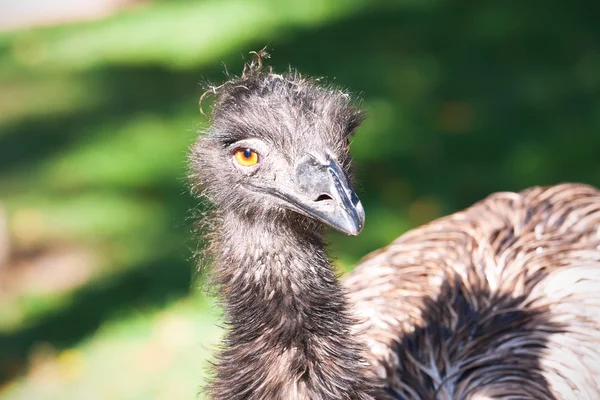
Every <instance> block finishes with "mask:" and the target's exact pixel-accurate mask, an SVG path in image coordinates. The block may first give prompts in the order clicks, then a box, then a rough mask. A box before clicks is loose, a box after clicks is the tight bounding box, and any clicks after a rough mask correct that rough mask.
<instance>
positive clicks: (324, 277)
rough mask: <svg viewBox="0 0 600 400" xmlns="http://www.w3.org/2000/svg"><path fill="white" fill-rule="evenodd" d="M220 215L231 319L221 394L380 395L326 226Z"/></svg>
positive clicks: (218, 277)
mask: <svg viewBox="0 0 600 400" xmlns="http://www.w3.org/2000/svg"><path fill="white" fill-rule="evenodd" d="M219 219H220V222H221V223H220V224H217V226H220V227H222V230H221V231H220V232H219V236H218V237H214V238H213V243H212V247H213V248H214V249H215V252H214V253H215V256H216V263H215V266H216V270H215V275H214V281H215V284H216V285H217V287H219V288H220V290H221V296H222V301H223V305H224V308H225V322H226V324H227V326H228V328H229V329H228V331H227V333H226V336H225V339H224V343H223V347H222V350H221V351H220V352H219V353H218V355H217V359H216V362H215V373H216V376H215V379H214V380H213V382H212V384H210V386H209V388H208V389H209V391H210V393H211V395H212V397H213V398H214V399H242V398H243V399H266V398H268V399H294V398H298V399H304V398H306V399H342V398H344V399H369V398H371V397H370V395H368V394H367V393H368V392H370V391H371V389H370V386H369V385H368V384H367V382H366V380H367V379H366V377H365V372H364V368H365V366H364V364H363V362H362V360H361V358H360V353H361V347H360V346H359V345H358V344H357V343H356V342H355V341H354V340H353V339H352V336H351V332H350V328H351V325H352V323H353V321H352V320H351V318H350V317H349V316H348V311H347V306H346V301H345V298H344V295H343V293H342V291H341V288H340V284H339V282H338V280H337V277H336V274H335V272H334V271H333V269H332V266H331V263H330V262H329V260H328V259H327V256H326V253H325V250H324V245H323V242H322V239H321V233H320V231H319V230H317V231H315V230H314V229H310V228H309V227H305V228H301V227H300V226H298V225H297V223H294V222H293V221H288V222H287V223H286V222H285V221H282V220H281V219H279V220H277V219H275V218H254V219H251V218H244V217H243V216H239V215H235V214H233V213H232V214H229V215H226V216H223V217H222V218H219ZM267 221H277V223H274V222H271V223H269V222H267Z"/></svg>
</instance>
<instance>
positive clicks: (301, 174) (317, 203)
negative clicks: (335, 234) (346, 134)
mask: <svg viewBox="0 0 600 400" xmlns="http://www.w3.org/2000/svg"><path fill="white" fill-rule="evenodd" d="M293 181H294V190H293V191H287V190H286V191H285V192H282V191H277V192H275V193H273V192H272V194H274V195H276V196H277V197H279V198H282V199H283V200H286V201H287V202H288V203H290V204H291V205H292V206H294V208H296V209H297V211H299V212H300V213H302V214H304V215H307V216H309V217H312V218H315V219H317V220H319V221H321V222H323V223H325V224H327V225H329V226H331V227H332V228H335V229H337V230H338V231H340V232H343V233H345V234H347V235H352V236H356V235H358V234H359V233H360V231H362V228H363V227H364V225H365V210H364V208H363V206H362V204H361V202H360V200H359V199H358V196H357V195H356V193H354V190H353V189H352V187H351V186H350V184H349V183H348V180H347V179H346V174H345V173H344V171H343V170H342V167H341V166H340V165H339V164H338V163H337V162H336V161H335V160H333V159H331V158H328V159H327V160H326V162H325V163H324V164H323V163H321V162H319V161H318V160H317V159H316V158H315V157H313V156H310V155H308V156H305V157H304V158H302V159H301V160H300V162H298V164H297V165H296V168H295V175H294V178H293Z"/></svg>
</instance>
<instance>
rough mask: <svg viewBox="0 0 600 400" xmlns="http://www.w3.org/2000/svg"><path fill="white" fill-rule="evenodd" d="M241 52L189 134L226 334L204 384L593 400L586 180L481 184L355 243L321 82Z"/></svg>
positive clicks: (357, 221)
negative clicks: (353, 253) (397, 232)
mask: <svg viewBox="0 0 600 400" xmlns="http://www.w3.org/2000/svg"><path fill="white" fill-rule="evenodd" d="M261 61H262V60H261V58H260V55H258V62H252V63H250V64H248V65H247V66H246V68H245V71H244V74H243V75H242V76H241V77H240V78H234V79H232V80H231V81H230V82H228V83H226V84H224V85H222V86H221V87H220V88H219V90H218V93H217V100H216V103H215V105H214V107H213V113H212V116H211V121H210V122H211V124H210V127H209V128H208V130H207V132H205V134H204V135H201V137H200V138H199V140H198V142H197V143H196V145H195V146H194V147H193V149H192V154H191V157H190V160H191V166H192V169H191V181H192V189H193V191H194V192H195V193H198V194H200V195H201V196H204V197H206V198H207V199H208V201H209V202H210V203H212V204H213V205H214V207H213V208H212V210H211V211H210V213H209V215H208V216H207V217H206V218H205V220H206V221H208V222H210V224H209V225H208V227H207V231H208V234H207V235H208V241H207V243H208V244H207V246H206V254H207V255H208V256H209V258H210V260H211V264H212V265H213V267H212V274H211V280H210V282H211V285H212V287H213V288H215V289H216V292H217V296H218V297H219V299H220V301H221V303H222V306H223V308H224V322H225V327H226V333H225V336H224V339H223V342H222V345H221V346H220V348H219V349H218V350H217V351H216V354H215V357H214V362H213V370H212V372H213V377H212V379H211V380H210V382H209V383H208V385H207V388H206V392H207V394H208V395H209V397H211V398H213V399H215V400H216V399H219V400H220V399H249V400H254V399H257V400H258V399H324V400H325V399H356V400H358V399H361V400H364V399H407V400H408V399H410V400H412V399H415V400H416V399H419V400H429V399H431V400H433V399H465V400H466V399H473V400H474V399H480V400H481V399H500V398H502V399H571V398H572V399H589V400H594V399H600V382H599V380H600V378H599V377H600V352H599V350H600V349H599V348H598V344H600V292H599V291H598V289H599V288H600V285H599V284H600V192H599V191H598V190H596V189H594V188H592V187H589V186H585V185H580V184H564V185H559V186H554V187H549V188H532V189H528V190H526V191H524V192H521V193H498V194H494V195H491V196H490V197H488V198H487V199H485V200H483V201H481V202H479V203H477V204H475V205H474V206H472V207H470V208H468V209H467V210H465V211H462V212H459V213H456V214H453V215H451V216H448V217H445V218H442V219H439V220H436V221H434V222H431V223H429V224H427V225H425V226H423V227H421V228H418V229H415V230H413V231H410V232H408V233H406V234H404V235H402V236H401V237H400V238H398V239H396V240H395V241H394V242H393V243H392V244H391V245H389V246H388V247H386V248H384V249H382V250H379V251H377V252H375V253H373V254H371V255H369V256H367V258H366V259H365V260H364V261H363V262H362V263H361V264H360V265H359V266H358V267H357V268H356V269H355V270H354V271H353V272H352V273H351V274H350V275H349V276H347V277H346V278H345V279H344V280H343V281H342V282H340V281H339V280H338V277H337V275H336V273H335V271H334V268H333V267H332V265H331V262H330V260H329V259H328V257H327V253H326V251H325V245H324V240H323V228H324V226H325V225H327V226H331V227H334V228H335V229H338V230H340V231H342V232H345V233H347V234H351V235H356V234H358V233H359V232H360V230H361V229H362V226H363V225H364V210H363V208H362V205H361V203H360V201H359V200H358V197H357V196H356V194H355V193H354V191H353V190H352V186H351V183H350V182H351V173H350V169H351V168H350V165H351V160H350V155H349V153H348V144H349V138H350V137H351V136H352V135H353V134H354V130H355V129H356V127H357V126H358V125H359V124H360V121H361V113H360V110H358V109H357V108H356V107H355V106H354V105H353V103H352V102H351V101H350V98H349V96H348V95H347V94H346V93H345V92H342V91H340V90H338V89H335V88H332V87H328V86H326V85H323V84H320V83H318V82H316V81H312V80H308V79H306V78H303V77H302V76H300V75H299V74H297V73H296V72H293V71H291V72H289V73H287V74H283V75H279V74H274V73H273V72H272V71H270V70H269V71H263V70H262V62H261Z"/></svg>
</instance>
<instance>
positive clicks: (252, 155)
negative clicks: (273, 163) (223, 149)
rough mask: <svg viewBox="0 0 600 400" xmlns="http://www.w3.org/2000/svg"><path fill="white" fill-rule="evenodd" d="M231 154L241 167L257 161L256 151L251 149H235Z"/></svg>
mask: <svg viewBox="0 0 600 400" xmlns="http://www.w3.org/2000/svg"><path fill="white" fill-rule="evenodd" d="M233 155H234V157H235V161H237V163H238V164H240V165H241V166H242V167H252V166H254V165H256V164H257V163H258V153H257V152H255V151H254V150H251V149H235V152H234V153H233Z"/></svg>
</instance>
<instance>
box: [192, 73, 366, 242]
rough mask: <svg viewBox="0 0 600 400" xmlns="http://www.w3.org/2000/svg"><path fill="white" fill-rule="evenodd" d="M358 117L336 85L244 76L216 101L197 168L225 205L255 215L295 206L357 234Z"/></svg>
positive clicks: (194, 159) (359, 207)
mask: <svg viewBox="0 0 600 400" xmlns="http://www.w3.org/2000/svg"><path fill="white" fill-rule="evenodd" d="M360 120H361V118H360V114H359V113H358V111H357V110H355V109H354V108H353V107H352V106H351V105H350V103H349V100H348V96H347V95H345V94H344V93H342V92H340V91H338V90H333V89H325V88H321V87H319V86H317V85H316V84H314V83H312V82H310V81H307V80H304V79H301V78H295V77H293V76H291V77H290V76H281V75H275V74H268V75H266V74H265V75H260V76H254V77H251V78H247V79H246V80H240V81H237V82H235V84H234V85H233V84H230V87H227V88H226V89H225V91H224V92H223V93H222V94H220V95H219V97H218V99H217V103H216V104H215V106H214V109H213V117H212V124H211V128H210V129H209V131H208V132H207V134H206V135H205V136H203V137H202V138H201V139H200V140H199V141H198V143H197V145H196V146H195V148H194V151H193V156H192V162H193V166H194V168H195V173H196V176H197V177H198V180H199V181H200V183H201V184H202V185H203V186H204V188H205V192H206V193H207V195H208V197H209V198H210V200H211V201H212V202H214V203H216V205H217V206H219V207H229V208H232V209H234V210H237V211H240V212H242V213H243V214H244V215H247V216H251V217H256V218H260V217H261V216H264V213H265V212H270V211H276V212H278V211H283V212H288V213H289V212H290V211H291V212H293V213H295V214H299V215H303V216H305V217H309V218H311V219H315V220H318V221H320V222H322V223H324V224H326V225H329V226H331V227H333V228H335V229H337V230H339V231H341V232H344V233H346V234H349V235H357V234H358V233H360V231H361V230H362V228H363V226H364V219H365V213H364V209H363V207H362V204H361V202H360V200H359V199H358V197H357V196H356V194H355V192H354V190H353V188H352V186H351V184H350V176H349V169H350V156H349V154H348V149H349V141H350V137H351V135H352V134H353V131H354V129H355V128H356V127H357V126H358V124H359V123H360Z"/></svg>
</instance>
